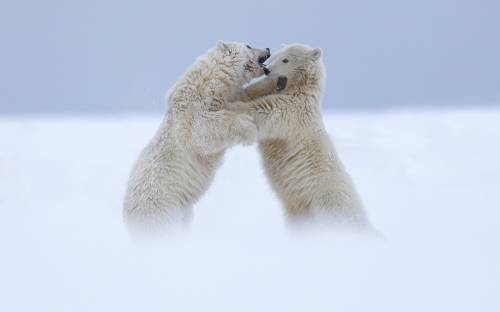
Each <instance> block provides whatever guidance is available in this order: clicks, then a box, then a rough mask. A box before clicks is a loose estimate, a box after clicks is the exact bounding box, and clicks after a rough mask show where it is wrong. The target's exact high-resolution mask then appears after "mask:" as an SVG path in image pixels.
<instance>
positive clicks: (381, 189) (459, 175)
mask: <svg viewBox="0 0 500 312" xmlns="http://www.w3.org/2000/svg"><path fill="white" fill-rule="evenodd" d="M160 118H161V116H151V117H140V118H137V117H127V116H118V117H117V116H109V117H95V118H92V117H88V118H86V117H74V118H73V117H68V118H62V117H54V118H50V117H42V118H37V117H15V118H13V117H1V118H0V142H1V148H0V252H1V256H0V311H500V298H499V296H498V294H499V293H500V250H499V237H500V189H499V187H500V185H499V183H500V182H499V181H500V126H499V125H500V110H489V111H486V110H484V111H482V110H476V111H403V112H382V113H359V112H358V113H347V112H343V113H335V114H332V115H327V116H325V122H326V124H327V128H328V130H329V132H330V134H331V135H332V137H333V141H334V144H335V145H336V147H337V149H338V152H339V154H340V156H341V158H342V160H343V162H344V164H345V165H346V167H347V168H348V170H349V172H350V173H351V175H352V176H353V178H354V181H355V183H356V185H357V187H358V189H359V191H360V193H361V195H362V197H363V200H364V203H365V205H366V208H367V211H368V213H369V215H370V217H371V220H372V222H373V224H374V225H375V226H376V227H377V228H378V229H379V231H380V232H382V233H383V236H384V237H385V239H373V238H370V237H365V236H359V235H354V234H349V233H346V232H339V231H326V230H324V229H323V230H316V231H314V230H309V231H304V232H302V231H301V232H290V231H289V229H287V228H286V227H285V225H284V223H283V219H282V216H281V208H280V204H279V202H278V201H277V199H276V198H275V197H274V195H273V194H272V192H271V190H270V188H269V185H268V183H267V181H266V180H265V177H264V176H263V173H262V168H261V166H260V161H259V155H258V154H257V151H256V148H255V147H250V148H243V147H237V148H234V149H232V150H230V151H229V153H228V154H227V155H226V159H225V162H224V165H223V166H222V168H221V170H220V171H219V172H218V173H217V176H216V180H215V183H214V184H213V185H212V186H211V188H210V190H209V192H208V193H207V194H206V195H205V196H204V197H203V198H202V200H201V201H200V202H199V203H198V204H197V205H196V208H195V215H194V219H193V222H192V224H191V227H190V228H189V230H188V231H187V232H186V233H184V234H183V235H179V236H175V237H171V238H169V239H165V240H163V241H160V242H155V243H153V244H137V243H136V242H133V241H131V240H130V238H129V237H128V235H127V233H126V231H125V227H124V226H123V224H122V219H121V202H122V197H123V193H124V189H125V183H126V180H127V176H128V173H129V170H130V167H131V164H132V162H133V161H134V159H135V157H136V156H137V154H138V152H139V150H140V149H141V148H142V147H143V146H144V145H145V144H146V142H147V140H149V139H150V138H151V137H152V135H153V133H154V131H155V130H156V128H157V126H158V124H159V121H160Z"/></svg>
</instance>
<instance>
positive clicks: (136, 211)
mask: <svg viewBox="0 0 500 312" xmlns="http://www.w3.org/2000/svg"><path fill="white" fill-rule="evenodd" d="M263 53H267V52H266V51H264V50H259V49H253V48H248V47H247V46H246V44H243V43H224V42H219V43H218V44H217V46H216V47H214V48H212V49H210V50H209V51H207V53H206V54H205V55H203V56H201V57H200V58H198V59H197V61H196V62H195V63H194V64H193V65H192V66H191V67H190V68H189V69H188V70H187V71H186V73H185V74H184V75H183V77H181V78H180V79H179V80H178V81H177V83H176V84H175V85H174V86H173V87H172V88H171V89H170V91H169V95H168V98H167V113H166V115H165V118H164V120H163V121H162V123H161V125H160V127H159V129H158V131H157V132H156V135H155V136H154V137H153V139H152V140H151V141H150V142H149V144H148V145H147V146H146V147H145V148H144V149H143V151H142V152H141V154H140V155H139V158H138V159H137V161H136V163H135V165H134V166H133V168H132V172H131V174H130V178H129V181H128V186H127V191H126V195H125V200H124V218H125V221H126V223H127V225H128V226H129V229H131V230H132V231H134V232H138V233H143V232H145V231H146V232H147V231H158V230H168V229H170V228H172V227H173V226H174V224H178V223H179V222H177V221H188V220H189V219H190V215H191V210H192V205H193V204H194V203H195V202H196V201H197V200H198V199H199V198H200V196H201V195H202V194H203V193H204V192H205V191H206V190H207V188H208V186H209V185H210V183H211V181H212V179H213V177H214V174H215V171H216V169H217V168H218V167H219V165H220V164H221V160H222V157H223V155H224V151H225V150H226V149H227V148H228V147H230V146H233V145H235V144H238V143H242V144H245V145H247V144H251V143H253V142H254V141H255V137H256V132H257V129H256V127H255V124H254V122H253V119H252V117H250V116H249V115H244V114H237V113H235V112H232V111H229V110H226V109H225V106H226V102H227V101H228V100H230V99H234V98H235V96H236V94H237V93H238V91H239V90H240V88H241V85H243V84H244V83H247V82H248V81H250V80H251V79H253V78H255V77H256V76H258V75H261V74H262V69H261V68H260V66H259V65H258V63H257V59H258V57H259V56H261V55H263ZM180 223H183V222H180Z"/></svg>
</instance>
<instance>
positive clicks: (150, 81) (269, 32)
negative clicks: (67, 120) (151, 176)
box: [0, 0, 500, 113]
mask: <svg viewBox="0 0 500 312" xmlns="http://www.w3.org/2000/svg"><path fill="white" fill-rule="evenodd" d="M0 35H1V36H0V42H1V50H0V64H1V68H0V85H1V92H0V113H17V112H20V113H24V112H29V113H32V112H33V113H52V112H63V113H95V112H97V113H100V112H103V113H114V112H150V111H162V110H163V108H164V103H163V98H164V94H165V92H166V90H167V89H168V88H169V87H170V86H171V85H172V84H173V83H174V81H175V80H176V79H177V78H178V77H179V76H180V75H181V74H182V73H183V71H184V70H185V69H186V68H187V66H188V65H189V64H191V63H192V62H193V61H194V60H195V58H196V57H197V56H198V55H200V54H202V53H203V52H204V51H205V50H206V49H208V48H209V47H211V46H212V45H214V44H215V42H216V40H218V39H223V40H235V41H245V42H249V43H250V44H252V45H254V46H259V47H269V48H271V49H272V50H275V49H277V48H279V46H280V44H281V43H292V42H303V43H307V44H310V45H313V46H317V47H321V48H322V49H323V51H324V62H325V63H326V66H327V75H328V78H327V87H326V91H325V92H326V93H325V97H324V107H325V108H343V109H344V108H370V109H379V108H385V107H399V106H408V105H425V106H445V105H495V104H500V1H498V0H484V1H483V0H469V1H462V0H434V1H432V0H420V1H398V0H379V1H372V0H357V1H356V0H354V1H317V0H308V1H277V0H267V1H253V0H250V1H240V2H238V1H235V0H233V1H198V2H195V1H189V0H183V1H162V0H157V1H136V2H131V1H116V0H112V1H80V2H76V1H53V0H48V1H19V0H18V1H12V0H7V1H5V0H3V1H2V3H1V4H0Z"/></svg>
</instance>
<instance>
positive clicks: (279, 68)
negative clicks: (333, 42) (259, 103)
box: [265, 44, 324, 93]
mask: <svg viewBox="0 0 500 312" xmlns="http://www.w3.org/2000/svg"><path fill="white" fill-rule="evenodd" d="M321 53H322V52H321V49H319V48H312V47H310V46H308V45H304V44H290V45H284V46H283V47H282V48H281V49H280V50H278V51H277V52H276V53H274V54H273V56H271V57H270V58H269V60H268V62H266V63H268V65H267V66H266V67H267V68H266V69H265V72H266V75H267V77H266V78H267V79H268V80H271V81H274V83H275V91H277V92H281V93H298V92H299V93H301V92H310V91H320V90H321V88H322V82H323V77H324V69H323V67H324V66H323V62H322V60H321Z"/></svg>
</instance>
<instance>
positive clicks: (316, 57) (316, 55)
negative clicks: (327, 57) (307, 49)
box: [311, 48, 323, 61]
mask: <svg viewBox="0 0 500 312" xmlns="http://www.w3.org/2000/svg"><path fill="white" fill-rule="evenodd" d="M321 54H323V52H322V51H321V49H320V48H314V49H313V50H312V51H311V59H312V60H313V61H317V60H319V58H320V57H321Z"/></svg>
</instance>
